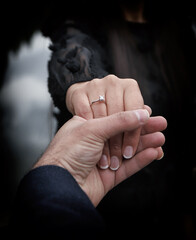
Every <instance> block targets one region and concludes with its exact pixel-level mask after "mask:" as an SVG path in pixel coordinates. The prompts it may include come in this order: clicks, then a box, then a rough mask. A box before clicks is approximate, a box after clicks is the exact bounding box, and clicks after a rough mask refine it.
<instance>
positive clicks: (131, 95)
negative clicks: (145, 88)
mask: <svg viewBox="0 0 196 240" xmlns="http://www.w3.org/2000/svg"><path fill="white" fill-rule="evenodd" d="M124 102H125V110H126V111H129V110H133V109H135V108H143V107H144V102H143V98H142V95H141V92H140V90H139V87H138V84H137V83H135V84H132V85H131V87H128V88H126V89H125V93H124ZM145 108H146V109H147V110H148V111H149V113H151V109H150V107H148V106H146V107H145ZM140 132H141V129H137V130H135V131H132V132H125V133H124V139H123V147H122V152H123V157H124V158H125V159H130V158H131V157H132V156H133V155H134V154H135V152H136V149H137V145H138V143H139V138H140Z"/></svg>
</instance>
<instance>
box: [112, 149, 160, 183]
mask: <svg viewBox="0 0 196 240" xmlns="http://www.w3.org/2000/svg"><path fill="white" fill-rule="evenodd" d="M158 156H159V150H158V149H157V148H147V149H144V150H143V151H141V152H139V153H137V154H136V155H135V156H134V157H133V158H132V159H131V160H130V161H123V163H122V165H121V167H120V168H119V169H118V171H117V172H116V183H115V185H117V184H119V183H120V182H122V181H124V180H125V179H127V178H128V177H130V176H132V175H133V174H135V173H137V172H139V171H140V170H141V169H143V168H144V167H146V166H147V165H149V164H150V163H151V162H152V161H154V160H156V159H157V158H158Z"/></svg>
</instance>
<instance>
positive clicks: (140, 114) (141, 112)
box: [133, 109, 150, 125]
mask: <svg viewBox="0 0 196 240" xmlns="http://www.w3.org/2000/svg"><path fill="white" fill-rule="evenodd" d="M133 112H134V113H135V115H136V117H137V119H138V120H139V122H140V124H141V125H143V124H144V123H146V121H147V120H148V119H149V118H150V114H149V112H148V111H147V110H146V109H138V110H134V111H133Z"/></svg>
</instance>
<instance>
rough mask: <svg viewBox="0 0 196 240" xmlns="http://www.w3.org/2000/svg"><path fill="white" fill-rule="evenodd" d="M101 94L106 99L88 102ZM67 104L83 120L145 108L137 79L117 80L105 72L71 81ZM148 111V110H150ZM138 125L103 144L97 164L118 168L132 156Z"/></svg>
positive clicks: (137, 138)
mask: <svg viewBox="0 0 196 240" xmlns="http://www.w3.org/2000/svg"><path fill="white" fill-rule="evenodd" d="M99 95H102V96H104V98H105V102H98V103H94V104H91V102H92V101H94V100H96V99H98V98H99ZM66 106H67V108H68V110H69V111H70V112H71V113H72V114H73V115H77V116H80V117H83V118H85V119H92V118H100V117H105V116H109V115H111V114H114V113H117V112H121V111H130V110H134V109H143V108H148V107H146V106H145V105H144V101H143V97H142V95H141V92H140V89H139V86H138V83H137V81H135V80H134V79H130V78H127V79H120V78H118V77H116V76H115V75H108V76H106V77H104V78H102V79H93V80H92V81H89V82H83V83H76V84H73V85H72V86H71V87H70V88H69V89H68V91H67V95H66ZM148 111H149V112H150V111H151V110H149V108H148ZM140 132H141V128H138V129H137V130H135V131H132V132H128V131H126V132H125V133H120V134H119V135H118V136H115V137H112V138H111V139H110V141H109V142H107V143H106V144H105V147H104V149H103V154H102V157H101V159H100V161H99V166H100V167H101V168H102V169H107V168H108V167H110V169H112V170H117V169H118V168H119V167H120V165H121V163H122V160H123V159H124V158H125V159H130V158H131V157H132V156H134V154H135V152H136V149H137V145H138V142H139V138H140Z"/></svg>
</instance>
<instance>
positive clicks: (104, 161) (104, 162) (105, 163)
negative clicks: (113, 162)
mask: <svg viewBox="0 0 196 240" xmlns="http://www.w3.org/2000/svg"><path fill="white" fill-rule="evenodd" d="M109 165H110V152H109V144H108V141H107V142H106V143H105V144H104V148H103V152H102V156H101V159H100V160H99V162H98V166H99V167H100V168H101V169H107V168H108V167H109Z"/></svg>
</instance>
